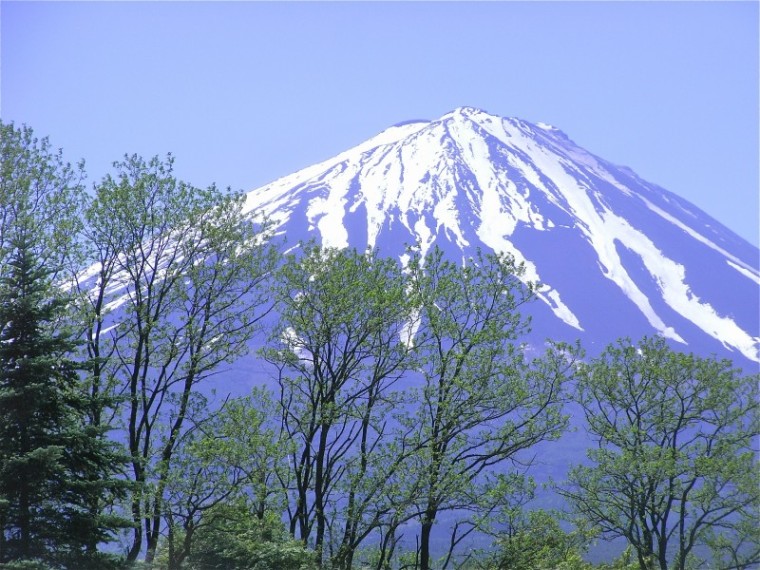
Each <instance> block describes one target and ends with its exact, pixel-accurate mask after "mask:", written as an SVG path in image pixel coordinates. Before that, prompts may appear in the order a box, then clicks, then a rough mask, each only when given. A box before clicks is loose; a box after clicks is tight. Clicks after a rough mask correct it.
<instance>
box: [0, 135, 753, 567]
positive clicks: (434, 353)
mask: <svg viewBox="0 0 760 570" xmlns="http://www.w3.org/2000/svg"><path fill="white" fill-rule="evenodd" d="M0 129H1V130H2V141H1V144H0V147H1V148H0V168H1V169H2V175H1V178H0V418H2V420H1V421H0V525H1V526H2V533H0V568H3V569H9V570H10V569H14V570H21V569H23V570H49V569H72V570H73V569H93V570H97V569H104V570H107V569H127V568H134V569H138V570H149V569H150V570H180V569H182V570H206V569H209V570H210V569H243V570H253V569H255V570H262V569H269V568H271V569H283V570H311V569H331V570H332V569H335V570H348V569H376V570H390V569H394V570H395V569H399V570H400V569H419V570H432V569H436V570H438V569H444V568H463V569H473V570H474V569H482V570H486V569H490V570H496V569H503V570H507V569H513V570H531V569H534V570H552V569H558V570H560V569H561V570H592V569H606V570H634V569H636V570H686V569H692V568H694V569H696V568H709V569H716V570H717V569H722V570H729V569H749V568H757V567H758V565H759V564H760V536H759V533H758V528H759V527H760V523H759V521H758V516H759V513H760V475H759V471H758V455H757V453H758V435H759V434H760V413H759V411H758V406H759V403H758V384H759V382H760V375H758V374H753V375H745V374H743V373H742V371H741V370H740V369H739V368H737V367H736V366H735V365H734V363H733V362H731V361H728V360H722V359H718V358H716V357H705V356H700V355H694V354H686V353H682V352H678V351H676V350H674V349H673V348H671V347H670V346H669V345H668V344H667V343H666V342H665V341H664V340H663V339H660V338H657V337H652V338H642V339H610V344H609V346H608V347H607V348H606V349H604V350H603V351H600V353H599V354H586V353H585V352H584V349H583V347H581V346H579V345H577V344H575V345H573V344H566V343H562V342H553V341H547V342H546V344H545V345H544V346H540V347H536V346H531V345H529V344H528V343H526V342H525V340H524V339H525V334H526V332H527V331H528V330H529V329H530V320H529V318H528V317H527V316H526V308H527V306H528V305H529V304H530V303H531V302H532V301H533V300H534V299H535V297H536V287H537V286H538V284H532V283H526V282H525V281H524V279H523V268H522V267H521V266H520V265H519V264H516V263H515V261H514V259H512V258H510V257H508V256H506V255H499V254H492V253H485V252H482V253H479V254H478V255H476V256H474V257H473V258H471V259H468V260H466V263H464V264H461V263H458V262H457V261H455V260H450V259H447V258H446V256H445V255H444V253H443V252H442V251H440V250H438V249H434V250H432V251H429V252H426V253H424V254H422V253H421V252H420V251H419V249H418V248H415V247H413V246H412V247H409V249H408V250H407V254H406V255H405V256H404V258H403V259H402V260H401V262H400V261H399V260H398V259H391V258H385V257H383V256H382V255H381V254H380V253H379V252H377V251H356V250H336V249H330V248H324V247H321V246H319V245H317V244H315V243H300V244H291V243H287V242H286V236H280V235H278V234H277V232H276V231H275V227H274V225H273V224H272V223H271V222H270V221H269V220H266V219H264V218H263V217H261V216H257V215H256V213H255V212H253V213H251V212H247V211H246V209H245V198H244V196H243V195H241V194H237V193H234V192H231V191H230V190H229V189H227V190H224V189H220V188H217V187H215V186H211V187H209V188H205V189H204V188H196V187H194V186H192V184H190V183H187V182H183V181H181V180H178V179H177V177H176V176H175V175H174V171H173V158H172V157H171V155H169V156H167V157H165V158H160V157H155V158H152V159H150V160H145V159H143V158H141V157H139V156H136V155H126V156H124V157H123V159H122V160H121V161H118V162H115V163H114V164H113V169H112V172H111V173H110V174H108V175H106V176H105V177H104V178H102V179H101V180H99V181H95V182H93V183H91V184H89V185H87V184H86V173H85V168H84V163H79V164H71V163H69V162H67V161H66V160H65V159H64V157H63V153H62V151H61V150H56V149H54V148H53V147H52V146H51V145H50V143H49V141H48V140H47V139H45V138H42V139H39V138H36V137H35V135H34V133H33V131H32V129H31V128H29V127H27V126H21V127H18V126H16V125H14V124H12V123H11V124H6V123H0ZM610 318H614V316H611V317H610ZM252 347H254V348H252ZM244 357H245V359H246V360H245V362H251V361H254V362H256V365H255V366H256V368H257V369H258V370H260V371H264V374H265V375H266V377H267V381H266V382H263V383H257V384H255V385H253V386H252V387H246V389H245V393H244V394H242V395H233V394H222V393H217V392H215V391H214V390H212V389H211V388H209V386H210V384H211V382H212V380H213V382H214V385H215V386H216V385H218V384H219V378H224V376H225V373H226V372H227V371H228V370H229V369H230V367H232V366H234V365H235V363H239V362H241V359H242V358H244ZM568 406H574V408H573V409H575V410H579V411H580V412H579V413H581V414H582V418H581V420H582V424H583V428H582V429H583V430H585V431H584V437H585V439H586V440H587V442H588V452H587V454H586V456H585V457H578V458H577V463H576V464H574V465H571V466H568V471H567V477H566V479H565V480H562V481H553V482H551V483H549V484H548V486H540V485H538V484H537V483H536V481H535V480H534V475H535V469H536V466H535V465H533V464H532V463H533V461H532V457H533V456H534V455H535V450H537V449H541V450H542V452H545V451H543V450H550V449H551V445H553V444H556V442H557V440H558V439H559V438H560V436H562V434H563V433H565V432H566V431H567V430H568V429H569V428H570V412H569V409H568ZM576 419H577V418H576ZM545 493H554V494H555V495H556V496H557V497H558V498H560V499H561V500H560V501H559V502H558V504H562V505H563V507H562V509H549V508H546V509H544V508H537V507H535V506H533V503H534V502H535V498H536V496H537V495H539V494H545ZM607 541H613V543H614V544H615V545H617V550H616V552H617V554H616V556H617V558H615V559H614V560H612V559H610V560H608V561H606V562H596V563H592V562H589V561H588V556H587V553H588V551H589V549H590V548H591V547H592V546H593V545H598V544H599V543H601V542H607Z"/></svg>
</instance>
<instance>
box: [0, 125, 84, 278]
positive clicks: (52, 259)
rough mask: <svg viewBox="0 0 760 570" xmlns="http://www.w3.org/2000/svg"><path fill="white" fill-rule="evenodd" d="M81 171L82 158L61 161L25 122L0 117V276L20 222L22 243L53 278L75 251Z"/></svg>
mask: <svg viewBox="0 0 760 570" xmlns="http://www.w3.org/2000/svg"><path fill="white" fill-rule="evenodd" d="M84 176H85V174H84V166H83V164H82V163H80V164H79V165H77V166H74V167H72V166H71V164H69V163H67V162H64V160H63V156H62V152H61V151H60V150H58V151H54V150H53V149H52V148H51V146H50V142H49V141H48V139H46V138H43V139H41V140H40V139H37V138H35V136H34V132H33V131H32V129H31V128H29V127H27V126H22V127H21V128H17V127H16V126H15V125H14V124H13V123H9V124H8V123H2V122H0V204H1V205H2V207H0V276H2V275H4V274H5V272H6V271H7V270H8V269H9V268H10V265H9V264H8V261H9V257H8V256H10V255H13V254H14V251H15V246H13V245H12V244H11V242H12V241H13V240H17V238H18V235H17V230H18V229H19V228H20V227H23V228H24V231H26V232H27V237H28V239H27V240H26V241H27V243H26V247H28V248H29V249H30V253H32V254H33V255H34V256H35V257H36V258H37V260H38V261H39V263H40V264H41V265H44V266H45V267H47V268H48V270H49V271H51V272H52V273H51V274H50V278H51V279H53V280H55V278H56V277H57V276H58V274H59V272H61V271H62V270H63V267H64V265H65V263H66V260H67V259H69V258H71V256H72V254H73V253H74V252H75V251H76V245H77V236H78V235H79V232H80V230H81V226H82V224H81V221H80V216H79V208H80V206H81V201H82V196H83V191H84V188H83V186H82V180H83V179H84ZM16 245H18V243H16Z"/></svg>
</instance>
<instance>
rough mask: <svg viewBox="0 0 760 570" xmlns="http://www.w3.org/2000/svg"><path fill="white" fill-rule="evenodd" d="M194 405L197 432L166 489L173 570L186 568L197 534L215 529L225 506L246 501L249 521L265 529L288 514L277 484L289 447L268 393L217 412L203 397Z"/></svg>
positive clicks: (189, 434)
mask: <svg viewBox="0 0 760 570" xmlns="http://www.w3.org/2000/svg"><path fill="white" fill-rule="evenodd" d="M194 399H195V401H194V402H193V403H192V405H191V413H188V420H189V421H190V422H191V423H192V427H190V428H189V429H188V430H187V431H186V432H185V433H184V434H183V435H182V437H181V438H180V441H179V444H178V447H177V449H176V453H175V458H174V460H173V467H172V470H171V473H170V476H169V479H168V481H167V485H166V498H165V511H166V514H165V519H166V526H167V530H168V538H167V541H166V545H167V556H166V558H167V564H168V568H169V570H177V569H180V568H183V563H184V562H185V560H186V559H187V557H188V556H189V555H190V553H191V552H192V549H193V543H194V540H195V538H196V536H197V535H198V531H199V530H200V531H202V530H203V528H204V527H205V526H207V525H209V524H214V522H215V520H216V518H215V515H214V514H213V513H218V508H217V507H219V506H220V505H229V504H232V503H236V504H238V503H240V502H241V501H244V503H245V504H246V505H247V506H248V507H249V508H250V509H251V511H250V513H249V514H248V516H249V517H252V518H255V519H258V520H259V521H261V524H262V525H263V524H265V522H264V521H265V519H267V517H269V518H271V517H273V516H274V517H280V516H281V515H282V513H283V511H284V509H285V504H284V496H283V490H282V487H281V486H280V485H279V484H278V478H279V477H281V476H282V475H283V469H284V465H283V460H284V458H285V455H286V453H287V447H286V445H287V444H286V442H283V441H281V440H280V437H279V430H278V429H277V426H276V425H273V423H272V419H274V418H276V417H277V414H276V410H275V409H274V404H275V402H274V401H272V400H271V398H270V396H269V394H268V392H265V391H264V390H262V389H256V390H254V391H253V393H252V394H251V395H250V396H247V397H245V398H235V399H228V400H226V401H225V402H224V403H223V404H222V406H221V407H220V408H218V409H210V408H209V406H208V401H207V400H206V398H204V397H202V396H200V395H196V396H195V398H194ZM219 508H221V507H219ZM207 513H212V514H210V515H208V516H207Z"/></svg>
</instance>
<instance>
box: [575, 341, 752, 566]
mask: <svg viewBox="0 0 760 570" xmlns="http://www.w3.org/2000/svg"><path fill="white" fill-rule="evenodd" d="M578 401H579V403H580V404H581V406H582V407H583V409H584V412H585V414H586V419H587V421H588V430H589V433H590V435H591V436H592V438H593V439H594V440H595V441H596V442H597V443H598V448H596V449H592V450H591V451H589V454H588V455H589V459H590V460H591V462H592V465H591V466H577V467H575V468H574V469H573V470H572V471H571V473H570V477H569V479H570V480H569V484H568V486H567V487H566V488H565V489H563V490H561V493H562V494H563V495H564V496H565V497H567V498H568V499H569V501H570V503H571V504H572V505H573V506H574V507H575V509H576V510H577V512H578V513H579V514H580V515H581V516H583V517H585V518H586V519H587V520H588V521H589V523H590V524H592V525H596V526H598V527H599V528H600V530H601V531H602V532H603V533H604V534H605V535H606V536H612V537H614V536H621V537H624V538H626V539H627V540H628V541H629V543H630V544H631V545H632V547H633V548H634V550H635V552H636V555H637V558H638V561H639V565H640V566H641V568H642V569H643V568H650V567H652V568H654V567H657V568H660V569H662V570H667V569H669V568H677V569H679V570H682V569H684V568H686V567H689V566H691V565H693V564H698V563H699V561H698V560H697V558H696V555H697V547H699V546H708V547H710V546H711V547H713V548H715V549H716V554H717V555H718V558H719V559H720V558H723V559H724V562H726V563H728V560H729V559H732V558H734V559H735V560H734V562H731V563H730V564H728V565H727V566H724V567H738V568H742V567H747V566H749V565H751V564H756V563H757V562H758V561H760V560H758V553H759V552H760V549H759V548H758V535H757V532H756V531H754V530H753V529H756V528H757V526H758V525H757V522H758V520H757V517H758V508H759V507H760V477H759V475H758V470H757V462H756V457H755V451H754V450H753V447H752V441H753V439H755V438H756V437H757V435H758V417H759V416H758V405H760V404H759V403H758V377H757V376H755V377H742V376H741V374H740V371H738V370H736V369H734V368H732V366H731V363H730V362H728V361H718V360H716V359H710V358H698V357H696V356H693V355H685V354H681V353H677V352H674V351H672V350H670V349H669V348H668V347H667V345H666V344H665V342H664V341H663V340H662V339H644V340H643V341H641V342H640V343H639V344H638V346H636V345H632V344H631V343H630V342H628V341H621V342H620V343H619V344H618V345H617V346H614V345H613V346H610V347H608V349H607V350H606V351H605V352H604V354H602V356H600V357H599V358H597V359H595V360H593V361H592V362H591V363H590V364H588V365H586V366H584V367H582V368H581V370H580V371H579V380H578ZM714 563H715V562H714ZM722 566H723V563H720V566H717V567H722Z"/></svg>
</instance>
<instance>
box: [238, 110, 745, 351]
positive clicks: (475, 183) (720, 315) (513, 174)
mask: <svg viewBox="0 0 760 570" xmlns="http://www.w3.org/2000/svg"><path fill="white" fill-rule="evenodd" d="M246 207H247V209H249V210H250V211H256V212H263V213H265V214H267V215H268V216H270V217H271V218H272V219H273V220H274V221H275V223H276V224H277V226H278V228H279V231H280V232H282V233H284V234H286V235H287V237H288V239H289V240H290V241H291V242H297V241H298V240H299V239H306V238H310V237H315V238H317V239H318V240H319V241H321V242H322V243H323V244H324V245H327V246H334V247H348V246H353V247H357V248H359V249H362V248H365V247H378V248H379V249H380V251H381V252H382V253H385V254H387V255H395V256H398V257H400V256H402V255H403V252H404V249H405V244H410V245H413V244H416V245H417V246H419V247H420V248H421V250H422V252H423V253H424V252H426V251H428V250H429V249H430V247H432V246H433V244H437V245H439V246H441V247H443V248H444V249H445V250H446V251H447V252H448V253H449V254H450V255H455V256H459V257H465V256H467V255H468V252H470V251H471V249H472V248H474V247H484V248H485V249H491V250H494V251H498V252H505V253H509V254H511V255H513V256H514V257H515V259H516V260H517V261H519V262H522V263H524V265H525V268H526V273H525V278H526V279H527V280H530V281H537V282H540V283H541V284H542V287H541V289H540V291H539V298H540V299H541V301H542V302H543V306H544V308H545V309H547V310H548V311H549V314H550V315H551V318H547V317H546V315H544V316H541V314H540V313H541V311H538V314H537V317H538V319H537V322H538V323H539V324H540V327H534V328H540V330H539V332H540V333H543V334H544V336H554V337H557V336H560V337H562V336H564V337H566V338H574V337H579V338H582V339H584V340H586V341H590V342H591V343H592V344H594V343H599V344H606V343H608V342H610V341H612V340H614V338H617V337H618V336H631V337H636V336H640V335H642V334H653V333H657V334H660V335H663V336H665V337H666V338H669V339H671V340H672V341H673V342H675V343H679V344H682V345H688V346H689V347H690V349H691V350H696V351H698V352H722V353H724V354H726V355H729V356H732V357H736V356H737V355H741V357H743V358H746V359H748V360H750V361H754V362H759V361H760V355H759V354H758V349H759V347H760V332H759V329H760V323H759V320H760V316H759V315H760V306H759V303H758V297H759V296H760V295H759V293H760V270H759V269H758V258H759V257H760V253H759V252H758V249H757V248H754V247H753V246H751V245H750V244H748V243H747V242H746V241H744V240H742V239H741V238H739V237H738V236H736V235H735V234H733V233H732V232H731V231H730V230H728V229H726V228H725V227H723V226H721V225H720V224H719V223H718V222H716V221H715V220H713V219H711V218H710V217H709V216H707V215H706V214H705V213H704V212H702V211H700V210H699V209H698V208H696V207H695V206H693V205H691V204H689V203H688V202H687V201H685V200H683V199H681V198H679V197H677V196H675V195H674V194H672V193H670V192H667V191H666V190H664V189H662V188H659V187H657V186H655V185H653V184H650V183H648V182H646V181H643V180H641V179H640V178H639V177H637V176H636V175H635V174H634V173H633V172H632V171H630V170H629V169H627V168H624V167H619V166H616V165H613V164H610V163H609V162H606V161H604V160H602V159H601V158H598V157H596V156H594V155H592V154H590V153H589V152H587V151H585V150H584V149H582V148H580V147H578V146H577V145H576V144H575V143H573V142H572V141H571V140H570V139H569V138H568V137H567V136H566V135H565V134H564V133H563V132H562V131H560V130H559V129H556V128H555V127H552V126H549V125H546V124H543V123H538V124H531V123H528V122H526V121H522V120H519V119H512V118H501V117H497V116H493V115H490V114H488V113H486V112H484V111H481V110H478V109H474V108H469V107H463V108H459V109H455V110H454V111H452V112H450V113H448V114H446V115H444V116H443V117H441V118H440V119H438V120H435V121H430V122H422V121H419V122H410V123H405V124H399V125H397V126H394V127H391V128H389V129H387V130H386V131H383V132H382V133H380V134H379V135H377V136H376V137H373V138H371V139H369V140H368V141H366V142H364V143H362V144H360V145H358V146H356V147H354V148H352V149H350V150H348V151H346V152H344V153H341V154H339V155H338V156H336V157H334V158H331V159H329V160H326V161H324V162H321V163H319V164H316V165H314V166H310V167H308V168H306V169H304V170H301V171H299V172H296V173H295V174H292V175H290V176H286V177H284V178H281V179H279V180H277V181H275V182H273V183H271V184H268V185H266V186H264V187H262V188H259V189H257V190H254V191H252V192H250V193H249V194H248V197H247V203H246ZM544 312H546V311H544Z"/></svg>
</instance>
